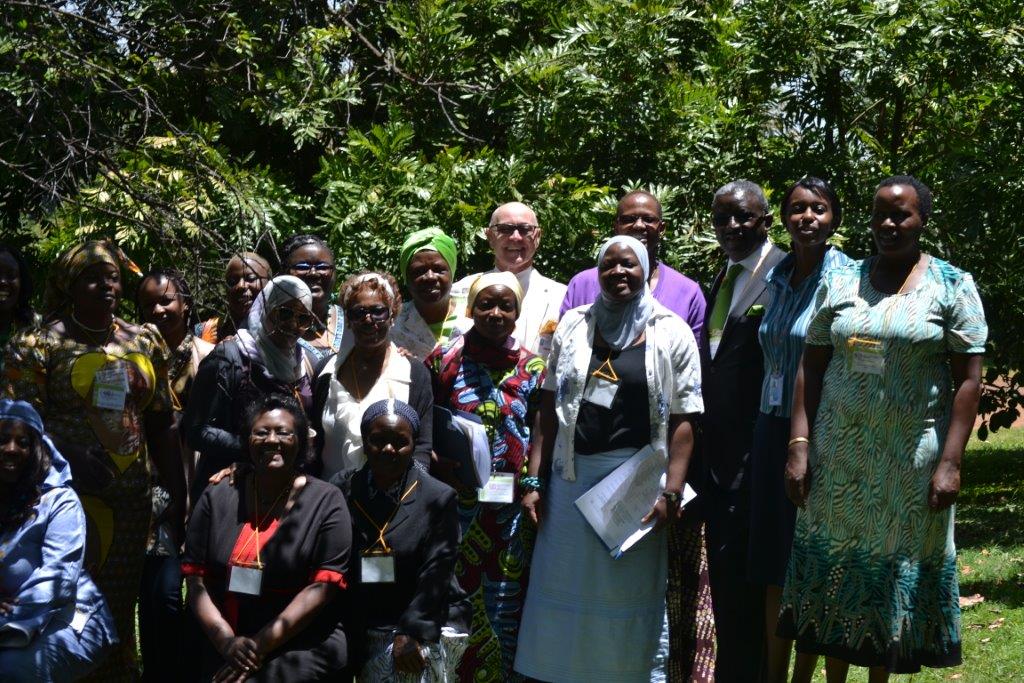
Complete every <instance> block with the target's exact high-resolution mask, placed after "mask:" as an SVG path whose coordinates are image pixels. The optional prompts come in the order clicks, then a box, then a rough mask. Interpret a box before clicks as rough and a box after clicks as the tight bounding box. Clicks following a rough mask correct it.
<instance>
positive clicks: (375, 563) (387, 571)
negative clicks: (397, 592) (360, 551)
mask: <svg viewBox="0 0 1024 683" xmlns="http://www.w3.org/2000/svg"><path fill="white" fill-rule="evenodd" d="M360 560H361V561H360V569H361V575H362V579H361V580H362V582H363V583H394V582H395V556H394V555H383V554H380V555H363V556H362V558H360Z"/></svg>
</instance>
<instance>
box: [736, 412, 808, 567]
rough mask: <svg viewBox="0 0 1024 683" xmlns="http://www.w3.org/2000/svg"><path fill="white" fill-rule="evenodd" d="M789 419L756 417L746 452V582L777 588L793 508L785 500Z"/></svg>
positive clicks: (793, 520)
mask: <svg viewBox="0 0 1024 683" xmlns="http://www.w3.org/2000/svg"><path fill="white" fill-rule="evenodd" d="M788 457H789V418H788V417H776V416H774V415H766V414H765V413H759V414H758V416H757V423H756V424H755V425H754V445H753V448H751V451H750V482H751V483H750V544H749V545H748V546H747V579H749V580H750V581H751V582H752V583H760V584H764V585H768V586H781V585H782V584H783V581H784V580H785V578H786V565H787V564H789V551H790V550H791V549H792V548H793V530H794V528H795V527H796V506H794V505H793V503H791V502H790V501H789V498H787V497H786V480H785V476H786V459H787V458H788Z"/></svg>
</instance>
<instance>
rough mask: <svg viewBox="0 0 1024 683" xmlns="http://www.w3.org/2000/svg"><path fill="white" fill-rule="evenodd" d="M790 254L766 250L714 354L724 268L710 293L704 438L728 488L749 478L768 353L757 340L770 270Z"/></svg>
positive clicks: (707, 461)
mask: <svg viewBox="0 0 1024 683" xmlns="http://www.w3.org/2000/svg"><path fill="white" fill-rule="evenodd" d="M785 255H786V252H784V251H782V250H781V249H779V248H778V247H776V246H774V245H773V246H772V247H771V250H770V251H769V252H768V254H767V255H765V258H764V262H763V264H762V265H761V268H760V270H759V272H758V273H757V274H756V275H754V276H752V277H756V278H757V279H756V281H755V280H749V281H748V286H747V287H746V288H745V289H744V291H743V298H742V299H741V300H740V301H738V302H737V306H736V308H735V310H733V311H732V312H731V313H730V314H729V318H728V320H726V323H725V329H724V330H723V331H722V340H721V342H720V343H719V345H718V353H717V354H715V357H714V358H711V348H710V344H709V340H708V335H709V334H710V332H709V328H710V325H709V323H710V321H711V312H712V311H713V310H714V307H715V300H716V298H717V297H718V290H719V287H721V285H722V279H723V278H724V277H725V268H722V270H721V271H719V273H718V275H717V276H716V277H715V283H714V286H712V288H711V296H709V297H708V305H707V311H706V313H705V318H704V330H703V332H702V333H701V339H700V344H699V346H700V360H701V363H700V365H701V388H702V390H703V394H704V415H703V417H702V419H701V425H702V429H703V434H702V438H701V441H702V444H703V458H704V466H705V467H706V469H707V472H708V477H709V479H710V482H711V483H713V484H715V485H716V486H718V487H719V488H721V489H724V490H727V491H734V490H736V489H739V488H741V487H742V486H743V483H744V482H743V479H744V476H745V474H746V468H747V462H748V460H749V457H750V447H751V443H752V442H753V437H754V423H755V422H756V420H757V414H758V412H759V411H760V407H761V382H762V380H763V379H764V356H763V354H762V352H761V344H760V342H759V341H758V339H757V328H758V327H760V326H761V319H762V317H763V315H764V313H763V310H764V309H766V308H767V307H768V303H769V300H770V292H769V290H768V281H767V277H768V272H769V271H770V270H771V269H772V268H773V267H774V266H775V264H776V263H778V262H779V261H781V260H782V259H783V257H784V256H785ZM752 306H761V311H760V312H758V313H756V314H754V315H747V313H749V312H750V308H751V307H752Z"/></svg>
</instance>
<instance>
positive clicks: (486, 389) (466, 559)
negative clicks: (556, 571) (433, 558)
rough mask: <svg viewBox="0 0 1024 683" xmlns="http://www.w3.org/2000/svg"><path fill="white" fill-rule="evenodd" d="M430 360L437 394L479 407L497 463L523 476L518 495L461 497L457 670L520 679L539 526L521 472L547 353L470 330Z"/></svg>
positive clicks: (443, 401)
mask: <svg viewBox="0 0 1024 683" xmlns="http://www.w3.org/2000/svg"><path fill="white" fill-rule="evenodd" d="M510 340H511V338H510ZM426 364H427V367H429V368H430V370H431V373H432V374H433V376H434V402H435V403H437V404H438V405H441V406H445V407H448V408H451V409H457V410H464V411H466V412H470V413H473V414H475V415H478V416H479V417H480V418H481V419H482V421H483V424H484V427H485V428H486V429H487V434H488V435H489V436H490V438H491V453H492V458H493V459H492V467H493V471H494V472H510V473H513V474H515V475H516V478H517V481H516V487H515V488H516V492H515V496H514V497H513V502H512V503H509V504H506V505H500V504H491V503H480V502H479V501H477V498H476V495H475V494H474V495H470V496H468V497H466V496H460V498H459V520H460V523H461V526H462V545H461V547H460V548H459V558H458V561H457V562H456V565H455V576H456V577H457V579H458V581H459V584H460V585H461V586H462V588H463V589H464V590H465V591H466V593H467V594H468V595H469V597H470V600H471V602H472V605H473V607H472V609H473V621H472V626H471V629H470V642H469V648H468V649H467V650H466V653H465V655H463V657H462V664H461V665H460V667H459V677H460V680H463V681H494V682H495V683H504V682H505V681H513V680H519V679H520V678H521V677H518V676H517V675H516V674H514V673H513V672H512V664H513V662H514V661H515V656H516V641H517V639H518V637H519V619H520V617H521V616H522V611H523V603H524V602H525V599H526V586H527V578H528V576H529V566H530V556H531V554H532V552H533V541H534V534H535V532H534V529H533V527H532V526H531V525H530V524H529V523H528V522H527V521H526V520H525V519H524V518H523V516H522V514H521V513H520V507H519V499H520V497H521V496H522V491H520V489H519V484H518V476H519V474H520V473H521V472H522V471H523V468H524V466H525V464H526V458H527V455H528V454H529V448H530V431H531V429H532V427H533V418H534V415H535V414H536V412H537V407H538V403H539V401H540V387H541V383H542V382H543V380H544V361H543V360H541V359H540V358H539V357H538V356H535V355H534V354H532V353H530V352H529V351H527V350H525V349H523V348H522V347H521V346H520V345H519V344H518V343H516V344H515V345H514V346H513V347H511V348H504V349H496V348H494V347H493V346H490V345H487V344H486V343H484V342H483V341H482V340H481V339H480V337H479V335H477V334H476V332H475V331H473V330H470V331H469V332H468V333H467V334H466V335H465V336H462V337H458V338H457V339H455V340H454V341H452V342H451V343H450V344H448V345H446V346H441V347H438V348H437V349H435V350H434V352H433V353H431V354H430V356H429V357H428V358H427V360H426Z"/></svg>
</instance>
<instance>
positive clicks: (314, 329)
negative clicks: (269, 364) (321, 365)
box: [281, 235, 345, 360]
mask: <svg viewBox="0 0 1024 683" xmlns="http://www.w3.org/2000/svg"><path fill="white" fill-rule="evenodd" d="M281 270H282V273H283V274H285V275H294V276H295V277H297V278H299V279H300V280H302V281H303V282H305V283H306V285H307V286H309V291H310V292H311V293H312V294H313V308H312V311H313V324H312V325H310V326H309V327H308V328H306V331H305V332H304V333H303V335H302V336H301V337H299V345H300V346H301V347H302V348H303V349H305V350H306V351H308V352H309V353H311V354H313V355H314V356H315V357H316V358H317V360H322V359H325V358H327V357H328V356H330V355H331V354H332V353H336V352H337V351H338V349H340V348H341V333H342V331H343V330H344V326H345V316H344V315H343V313H342V310H341V306H339V305H337V304H336V303H334V301H333V295H334V276H335V268H334V252H332V251H331V248H330V247H329V246H327V243H326V242H324V241H323V240H322V239H320V238H319V237H317V236H316V235H293V236H292V237H289V238H288V240H287V241H285V243H284V244H283V245H281Z"/></svg>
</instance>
